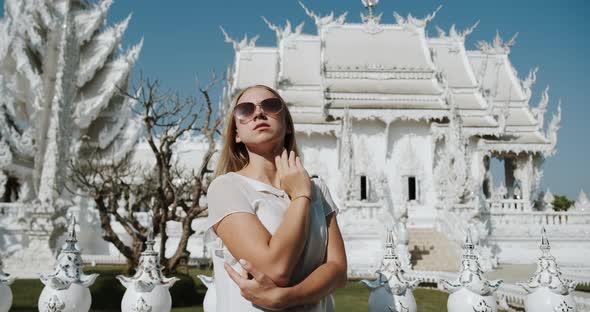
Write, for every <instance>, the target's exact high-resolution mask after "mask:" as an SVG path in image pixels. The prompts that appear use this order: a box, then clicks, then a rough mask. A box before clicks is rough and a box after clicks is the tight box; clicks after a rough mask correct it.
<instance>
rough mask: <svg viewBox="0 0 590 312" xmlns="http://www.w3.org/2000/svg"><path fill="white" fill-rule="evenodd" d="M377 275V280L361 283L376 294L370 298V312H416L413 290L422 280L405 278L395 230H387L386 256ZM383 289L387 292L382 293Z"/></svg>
mask: <svg viewBox="0 0 590 312" xmlns="http://www.w3.org/2000/svg"><path fill="white" fill-rule="evenodd" d="M376 273H377V278H376V279H375V280H372V281H371V280H362V281H361V282H362V283H364V284H365V285H366V286H367V287H368V288H369V289H371V291H372V292H374V293H372V294H371V296H370V297H369V311H406V312H416V300H415V299H414V295H413V294H412V290H413V289H414V288H416V287H417V286H418V284H419V283H420V282H421V280H419V279H417V280H414V281H408V280H407V279H406V278H405V277H404V270H403V268H402V267H401V265H400V262H399V258H398V255H397V253H396V249H395V240H394V233H393V229H388V230H387V238H386V242H385V255H384V256H383V260H381V266H380V268H379V269H378V270H377V271H376ZM381 287H384V289H385V290H386V291H385V292H383V291H381V290H382V289H381Z"/></svg>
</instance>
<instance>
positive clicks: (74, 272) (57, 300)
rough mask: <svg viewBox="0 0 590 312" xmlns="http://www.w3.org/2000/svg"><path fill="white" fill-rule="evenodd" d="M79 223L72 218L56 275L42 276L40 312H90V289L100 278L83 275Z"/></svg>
mask: <svg viewBox="0 0 590 312" xmlns="http://www.w3.org/2000/svg"><path fill="white" fill-rule="evenodd" d="M77 242H78V240H77V239H76V219H75V218H74V217H72V219H71V223H70V226H69V228H68V236H67V238H66V242H65V244H64V245H63V247H62V249H61V252H60V254H59V256H58V257H57V262H56V264H55V272H54V273H53V274H49V275H41V277H40V279H41V282H42V283H43V284H45V287H44V288H43V291H42V292H41V295H40V296H39V311H56V310H52V308H54V307H61V309H59V310H57V311H62V312H74V311H76V312H86V311H88V310H89V309H90V305H91V303H92V296H91V294H90V290H89V289H88V287H90V286H92V284H94V282H95V281H96V278H97V277H98V274H91V275H86V274H84V272H83V264H82V257H81V256H80V250H79V249H78V246H77V245H76V243H77Z"/></svg>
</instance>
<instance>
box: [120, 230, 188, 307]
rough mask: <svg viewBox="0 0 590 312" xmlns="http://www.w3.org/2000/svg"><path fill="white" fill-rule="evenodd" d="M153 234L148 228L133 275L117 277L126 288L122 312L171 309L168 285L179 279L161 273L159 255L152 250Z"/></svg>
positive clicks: (170, 285)
mask: <svg viewBox="0 0 590 312" xmlns="http://www.w3.org/2000/svg"><path fill="white" fill-rule="evenodd" d="M155 243H156V242H155V241H154V235H153V231H152V230H151V229H150V233H149V235H148V239H147V241H146V242H145V244H146V249H145V251H144V252H143V253H141V257H140V258H139V267H138V268H137V272H136V273H135V275H134V276H133V277H126V276H123V275H119V276H117V279H118V280H119V281H120V282H121V284H123V286H125V288H127V290H126V291H125V295H124V296H123V300H122V301H121V311H122V312H169V311H170V310H171V309H172V297H171V296H170V287H172V285H174V283H176V281H178V280H179V279H178V278H176V277H172V278H166V277H164V274H163V273H162V269H163V268H162V266H161V265H160V255H159V253H158V252H156V251H155V250H154V244H155Z"/></svg>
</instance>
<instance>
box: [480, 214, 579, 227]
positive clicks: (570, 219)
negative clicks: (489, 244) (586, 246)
mask: <svg viewBox="0 0 590 312" xmlns="http://www.w3.org/2000/svg"><path fill="white" fill-rule="evenodd" d="M488 214H489V216H490V222H492V228H494V226H513V225H539V226H570V225H590V212H567V211H549V212H545V211H530V212H489V213H488Z"/></svg>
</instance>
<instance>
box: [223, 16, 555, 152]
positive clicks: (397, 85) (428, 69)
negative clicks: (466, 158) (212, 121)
mask: <svg viewBox="0 0 590 312" xmlns="http://www.w3.org/2000/svg"><path fill="white" fill-rule="evenodd" d="M302 6H303V5H302ZM303 8H304V10H305V12H306V13H307V15H308V16H310V17H311V18H312V19H313V20H314V22H315V24H316V28H317V34H315V35H312V34H304V33H302V24H301V25H299V26H297V27H296V28H295V29H292V27H291V24H290V23H289V22H287V25H286V26H285V27H280V26H276V25H273V24H272V23H271V22H269V21H267V20H266V19H265V22H266V23H267V24H268V25H269V27H270V28H271V29H273V30H274V31H275V32H276V34H277V46H276V47H258V46H256V44H255V40H248V39H247V38H244V40H242V42H239V43H238V42H236V41H233V40H232V39H231V38H230V37H229V36H227V34H226V40H227V41H228V42H232V43H233V44H234V49H235V52H236V58H235V64H234V67H233V72H232V75H231V85H230V90H231V91H232V92H230V93H229V94H230V95H231V94H233V93H234V92H237V90H240V89H242V88H244V87H247V86H249V85H252V84H256V83H262V84H267V85H269V86H272V87H274V88H276V89H278V90H279V92H280V93H281V94H282V95H283V97H284V98H285V99H286V101H287V102H288V103H289V105H290V110H291V112H292V114H293V117H294V121H295V122H296V123H297V127H296V128H297V129H298V131H302V132H307V133H311V132H323V133H325V132H330V131H332V132H334V133H335V132H337V131H338V129H339V127H338V126H336V124H337V122H334V120H335V119H339V117H342V116H343V114H344V109H345V108H346V107H348V108H350V114H351V117H352V118H356V119H380V120H383V121H384V122H385V123H390V122H391V121H393V120H396V119H412V120H420V119H425V120H435V121H437V122H436V123H434V125H433V129H434V130H435V131H436V130H442V129H445V128H446V123H445V121H444V120H446V119H445V117H446V118H451V117H452V116H450V114H451V106H454V107H455V108H456V111H457V112H458V115H459V116H460V117H461V119H462V127H463V131H464V132H465V133H466V134H467V135H478V136H481V137H485V139H483V140H481V141H480V146H479V148H481V149H482V150H486V151H489V152H504V151H518V152H520V151H527V152H541V153H544V154H551V153H552V152H553V151H554V147H555V143H556V132H557V129H558V128H559V121H560V113H559V111H558V113H557V114H556V115H555V116H554V120H553V121H552V123H551V125H550V126H549V127H548V129H547V131H545V130H544V124H543V115H544V113H545V111H546V108H547V104H548V99H549V98H548V92H547V90H545V92H544V93H543V96H542V99H541V103H540V104H539V106H538V107H536V108H531V107H530V106H529V101H530V99H531V94H532V91H531V90H532V86H533V84H534V82H535V79H536V69H534V70H532V71H531V72H530V73H529V75H528V77H527V78H525V79H524V80H521V79H520V78H519V77H518V74H517V72H516V70H515V69H514V67H513V66H512V64H511V63H510V59H509V54H510V48H511V46H512V45H513V44H514V41H515V38H512V39H511V40H510V41H508V42H504V41H503V40H502V39H501V37H500V36H499V35H497V36H496V38H495V39H494V40H493V42H492V43H487V42H479V43H478V45H477V50H473V51H470V50H467V49H466V47H465V38H466V37H467V36H468V35H469V34H471V33H472V32H473V30H474V29H475V27H476V26H477V24H476V25H474V26H473V27H471V28H469V29H467V30H465V31H463V32H460V31H457V30H456V28H455V27H454V26H453V27H451V29H450V30H449V32H448V33H446V32H445V31H442V30H440V29H439V33H440V34H439V36H438V37H436V38H429V37H428V36H427V34H426V31H425V28H426V26H427V24H428V23H429V22H430V21H432V19H433V18H434V17H435V15H436V13H437V12H438V9H437V11H435V12H434V13H432V14H430V15H428V16H426V17H425V18H423V19H418V18H415V17H413V16H411V15H408V16H407V17H402V16H400V15H399V14H397V13H394V16H395V18H396V22H395V23H393V24H382V23H380V19H381V15H378V16H375V15H373V12H372V9H373V7H371V10H370V12H369V15H362V19H363V22H361V23H347V22H346V15H347V14H346V13H344V14H342V15H340V16H339V17H335V15H334V14H333V13H331V14H330V15H327V16H319V15H317V14H316V13H314V12H312V11H311V10H309V9H308V8H306V7H305V6H303Z"/></svg>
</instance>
